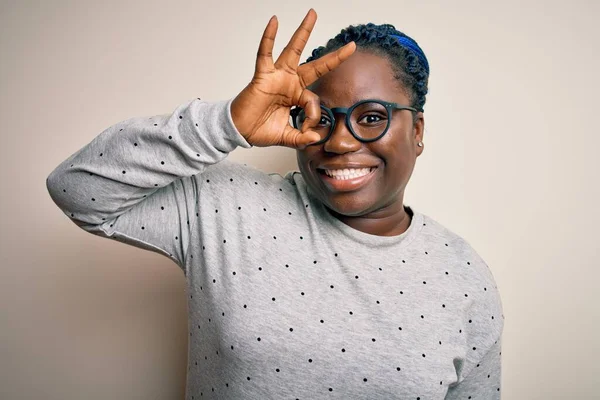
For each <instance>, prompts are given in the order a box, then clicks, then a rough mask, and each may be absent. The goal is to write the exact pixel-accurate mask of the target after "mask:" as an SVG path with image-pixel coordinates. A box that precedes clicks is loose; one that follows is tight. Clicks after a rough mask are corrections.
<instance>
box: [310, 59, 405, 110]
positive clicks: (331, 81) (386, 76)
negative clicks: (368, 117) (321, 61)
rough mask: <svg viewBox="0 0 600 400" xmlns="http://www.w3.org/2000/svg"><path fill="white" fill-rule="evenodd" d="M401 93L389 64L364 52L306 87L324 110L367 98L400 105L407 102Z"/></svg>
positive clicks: (398, 83) (402, 91)
mask: <svg viewBox="0 0 600 400" xmlns="http://www.w3.org/2000/svg"><path fill="white" fill-rule="evenodd" d="M402 89H403V88H402V85H401V83H400V82H399V81H398V80H397V79H396V78H395V76H394V71H393V69H392V67H391V64H390V62H389V61H388V60H387V59H386V58H383V57H381V56H377V55H374V54H372V53H367V52H356V53H354V54H353V55H352V56H351V57H350V58H349V59H348V60H346V61H345V62H344V63H342V64H341V65H340V66H339V67H337V68H336V69H335V70H333V71H331V72H329V73H327V74H325V75H324V76H322V77H321V78H320V79H318V80H317V81H316V82H315V83H313V84H312V85H310V86H309V90H311V91H313V92H314V93H315V94H317V95H318V96H319V97H320V99H321V102H322V103H323V104H324V105H326V106H329V105H339V106H342V105H343V106H347V105H351V104H354V103H355V102H357V101H360V100H364V99H367V98H370V99H382V100H387V101H396V102H402V101H406V100H407V98H406V95H405V94H404V90H402ZM341 103H344V104H341Z"/></svg>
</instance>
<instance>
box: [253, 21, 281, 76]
mask: <svg viewBox="0 0 600 400" xmlns="http://www.w3.org/2000/svg"><path fill="white" fill-rule="evenodd" d="M278 25H279V24H278V21H277V16H275V15H273V16H272V17H271V19H270V20H269V23H268V24H267V27H266V28H265V31H264V32H263V35H262V38H261V39H260V45H259V46H258V53H257V54H256V66H255V69H254V72H255V73H257V72H266V71H269V70H272V69H273V68H274V65H273V45H274V43H275V36H276V35H277V26H278Z"/></svg>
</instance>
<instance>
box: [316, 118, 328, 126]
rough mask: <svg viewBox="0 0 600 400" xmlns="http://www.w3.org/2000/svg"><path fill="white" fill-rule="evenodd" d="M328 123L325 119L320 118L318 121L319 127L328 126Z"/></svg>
mask: <svg viewBox="0 0 600 400" xmlns="http://www.w3.org/2000/svg"><path fill="white" fill-rule="evenodd" d="M329 124H330V121H329V118H327V117H321V119H320V120H319V125H321V126H324V125H329Z"/></svg>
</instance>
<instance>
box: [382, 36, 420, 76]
mask: <svg viewBox="0 0 600 400" xmlns="http://www.w3.org/2000/svg"><path fill="white" fill-rule="evenodd" d="M390 36H391V37H393V38H396V39H398V43H400V45H401V46H403V47H405V48H407V49H408V50H409V51H412V52H413V53H414V54H415V55H416V56H417V57H418V58H419V61H420V62H421V64H422V65H423V67H424V68H425V71H427V75H429V63H428V62H427V57H425V53H423V50H421V48H420V47H419V45H418V44H417V43H416V42H415V41H414V40H412V39H410V38H409V37H408V36H399V35H390Z"/></svg>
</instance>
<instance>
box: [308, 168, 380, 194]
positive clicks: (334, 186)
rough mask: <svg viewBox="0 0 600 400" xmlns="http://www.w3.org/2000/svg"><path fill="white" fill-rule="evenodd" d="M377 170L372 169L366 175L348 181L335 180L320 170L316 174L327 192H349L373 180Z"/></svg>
mask: <svg viewBox="0 0 600 400" xmlns="http://www.w3.org/2000/svg"><path fill="white" fill-rule="evenodd" d="M378 169H379V168H377V167H374V168H373V170H372V171H371V172H369V173H368V174H366V175H363V176H359V177H357V178H349V179H335V178H334V177H331V176H329V175H327V174H326V173H325V171H324V170H322V169H317V174H318V176H319V178H320V179H321V181H322V182H323V183H324V184H325V187H327V189H329V191H332V192H351V191H354V190H358V189H360V188H362V187H363V186H365V185H367V184H368V183H369V182H370V181H371V180H372V179H373V177H374V176H375V174H376V173H377V170H378Z"/></svg>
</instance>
